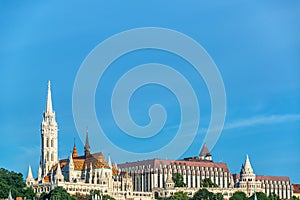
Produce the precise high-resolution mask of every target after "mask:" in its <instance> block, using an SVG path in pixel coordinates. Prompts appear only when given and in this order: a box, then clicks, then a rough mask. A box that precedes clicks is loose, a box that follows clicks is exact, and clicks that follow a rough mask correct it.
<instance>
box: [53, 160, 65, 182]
mask: <svg viewBox="0 0 300 200" xmlns="http://www.w3.org/2000/svg"><path fill="white" fill-rule="evenodd" d="M54 181H55V182H56V183H58V182H63V181H64V176H63V175H62V173H61V168H60V163H59V162H58V164H57V169H56V173H55V176H54Z"/></svg>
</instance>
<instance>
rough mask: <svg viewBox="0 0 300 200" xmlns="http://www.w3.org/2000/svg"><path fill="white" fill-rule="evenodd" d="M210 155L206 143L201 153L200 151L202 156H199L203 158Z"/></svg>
mask: <svg viewBox="0 0 300 200" xmlns="http://www.w3.org/2000/svg"><path fill="white" fill-rule="evenodd" d="M208 154H209V155H210V152H209V150H208V148H207V146H206V143H204V145H203V147H202V149H201V151H200V154H199V156H200V157H201V156H206V155H208Z"/></svg>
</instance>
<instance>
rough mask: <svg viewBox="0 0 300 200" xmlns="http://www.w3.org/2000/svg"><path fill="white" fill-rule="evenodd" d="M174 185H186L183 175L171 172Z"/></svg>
mask: <svg viewBox="0 0 300 200" xmlns="http://www.w3.org/2000/svg"><path fill="white" fill-rule="evenodd" d="M172 179H173V181H174V184H175V187H186V184H185V183H184V181H183V176H182V175H181V174H179V173H175V174H173V177H172Z"/></svg>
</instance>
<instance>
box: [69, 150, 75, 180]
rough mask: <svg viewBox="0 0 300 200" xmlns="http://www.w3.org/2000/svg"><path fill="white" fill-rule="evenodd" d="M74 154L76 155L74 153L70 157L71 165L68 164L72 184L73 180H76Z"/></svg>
mask: <svg viewBox="0 0 300 200" xmlns="http://www.w3.org/2000/svg"><path fill="white" fill-rule="evenodd" d="M73 154H74V152H73V153H72V154H71V155H70V158H69V163H68V167H69V181H70V182H73V180H74V162H73Z"/></svg>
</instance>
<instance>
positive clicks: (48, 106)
mask: <svg viewBox="0 0 300 200" xmlns="http://www.w3.org/2000/svg"><path fill="white" fill-rule="evenodd" d="M52 112H53V109H52V97H51V83H50V81H48V94H47V103H46V113H52Z"/></svg>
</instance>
